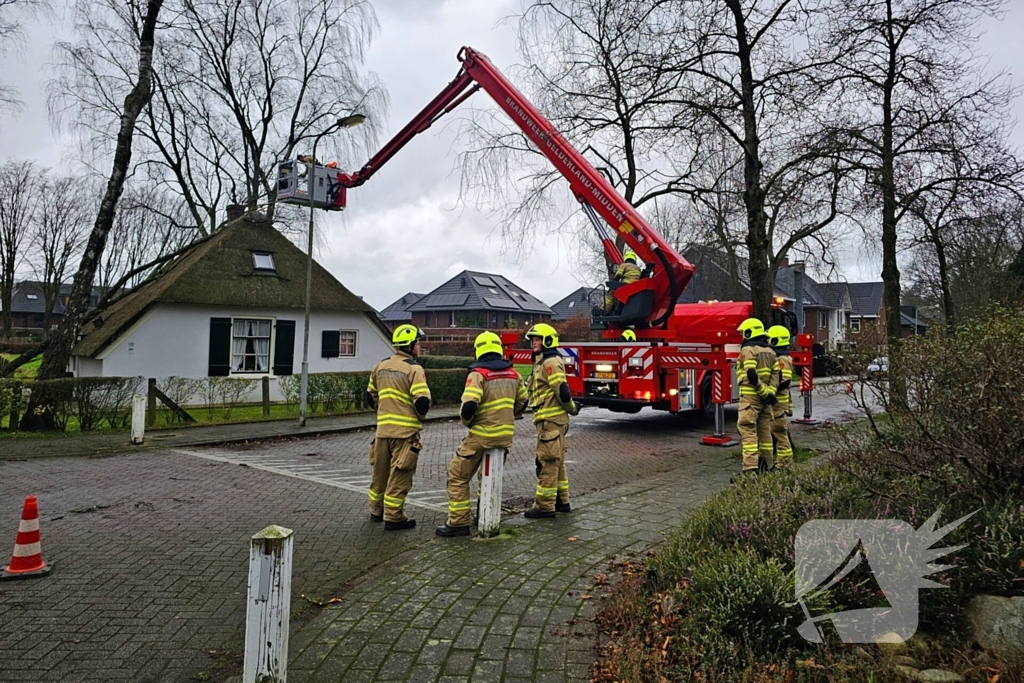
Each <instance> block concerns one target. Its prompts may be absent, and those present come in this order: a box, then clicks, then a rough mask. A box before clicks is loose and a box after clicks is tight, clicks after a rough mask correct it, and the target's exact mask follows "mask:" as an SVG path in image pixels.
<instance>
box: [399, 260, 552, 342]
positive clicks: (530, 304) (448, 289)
mask: <svg viewBox="0 0 1024 683" xmlns="http://www.w3.org/2000/svg"><path fill="white" fill-rule="evenodd" d="M408 310H409V311H410V312H411V313H412V324H413V325H416V326H417V327H421V328H423V329H424V330H425V331H426V333H427V337H428V339H437V340H443V339H444V338H445V337H448V338H453V337H457V336H465V337H468V336H470V335H471V333H472V332H474V331H479V330H487V329H490V330H494V329H501V328H508V329H525V328H527V327H529V326H530V325H532V324H534V323H538V322H550V321H551V316H552V315H553V314H554V311H552V310H551V308H550V307H549V306H548V305H547V304H545V303H544V302H543V301H541V300H540V299H538V298H537V297H535V296H533V295H532V294H530V293H529V292H527V291H526V290H525V289H523V288H522V287H520V286H518V285H516V284H515V283H514V282H512V281H511V280H509V279H508V278H506V277H504V276H502V275H496V274H493V273H478V272H474V271H469V270H466V271H463V272H461V273H459V274H458V275H456V276H455V277H453V278H452V279H450V280H448V281H447V282H445V283H444V284H443V285H441V286H440V287H438V288H437V289H435V290H433V291H432V292H429V293H428V294H426V295H425V296H423V298H421V299H420V300H419V301H417V302H416V303H414V304H412V305H411V306H409V308H408Z"/></svg>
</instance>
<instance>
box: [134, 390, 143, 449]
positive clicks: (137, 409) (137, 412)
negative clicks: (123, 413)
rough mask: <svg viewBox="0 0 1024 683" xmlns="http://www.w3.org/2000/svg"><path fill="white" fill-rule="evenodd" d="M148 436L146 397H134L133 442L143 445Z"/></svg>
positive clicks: (139, 395) (137, 395) (136, 395)
mask: <svg viewBox="0 0 1024 683" xmlns="http://www.w3.org/2000/svg"><path fill="white" fill-rule="evenodd" d="M145 438H146V397H145V396H143V395H142V394H135V395H134V396H133V397H132V443H133V444H139V445H141V444H142V442H143V440H144V439H145Z"/></svg>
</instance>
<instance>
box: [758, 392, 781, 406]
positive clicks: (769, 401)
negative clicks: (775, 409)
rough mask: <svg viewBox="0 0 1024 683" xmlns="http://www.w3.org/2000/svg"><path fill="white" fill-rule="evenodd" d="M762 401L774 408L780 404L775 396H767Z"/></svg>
mask: <svg viewBox="0 0 1024 683" xmlns="http://www.w3.org/2000/svg"><path fill="white" fill-rule="evenodd" d="M761 401H762V402H763V403H764V404H765V405H766V406H774V405H778V403H779V399H777V398H775V394H767V395H766V396H765V397H764V398H762V399H761Z"/></svg>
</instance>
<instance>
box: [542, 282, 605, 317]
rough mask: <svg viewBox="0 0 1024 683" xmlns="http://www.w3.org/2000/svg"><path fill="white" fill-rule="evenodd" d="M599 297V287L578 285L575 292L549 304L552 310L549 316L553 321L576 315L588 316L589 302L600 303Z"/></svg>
mask: <svg viewBox="0 0 1024 683" xmlns="http://www.w3.org/2000/svg"><path fill="white" fill-rule="evenodd" d="M599 297H601V289H600V288H598V287H580V288H579V289H577V290H576V291H575V292H573V293H572V294H570V295H569V296H567V297H565V298H564V299H562V300H561V301H559V302H558V303H556V304H553V305H552V306H551V310H552V311H554V315H552V316H551V320H552V321H553V322H562V321H564V320H568V319H569V318H574V317H576V316H578V315H583V316H586V317H588V318H589V317H590V308H591V305H592V304H591V302H592V301H593V303H594V304H598V303H602V301H603V297H602V299H601V301H598V298H599Z"/></svg>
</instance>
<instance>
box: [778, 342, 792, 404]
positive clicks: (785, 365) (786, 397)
mask: <svg viewBox="0 0 1024 683" xmlns="http://www.w3.org/2000/svg"><path fill="white" fill-rule="evenodd" d="M776 353H777V354H778V357H779V390H778V391H776V392H775V396H776V398H778V399H779V405H780V406H782V407H784V408H786V409H787V410H788V409H789V408H790V406H792V405H793V398H792V396H791V395H790V393H789V385H790V384H791V383H792V382H793V357H792V356H790V355H789V351H777V352H776Z"/></svg>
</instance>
